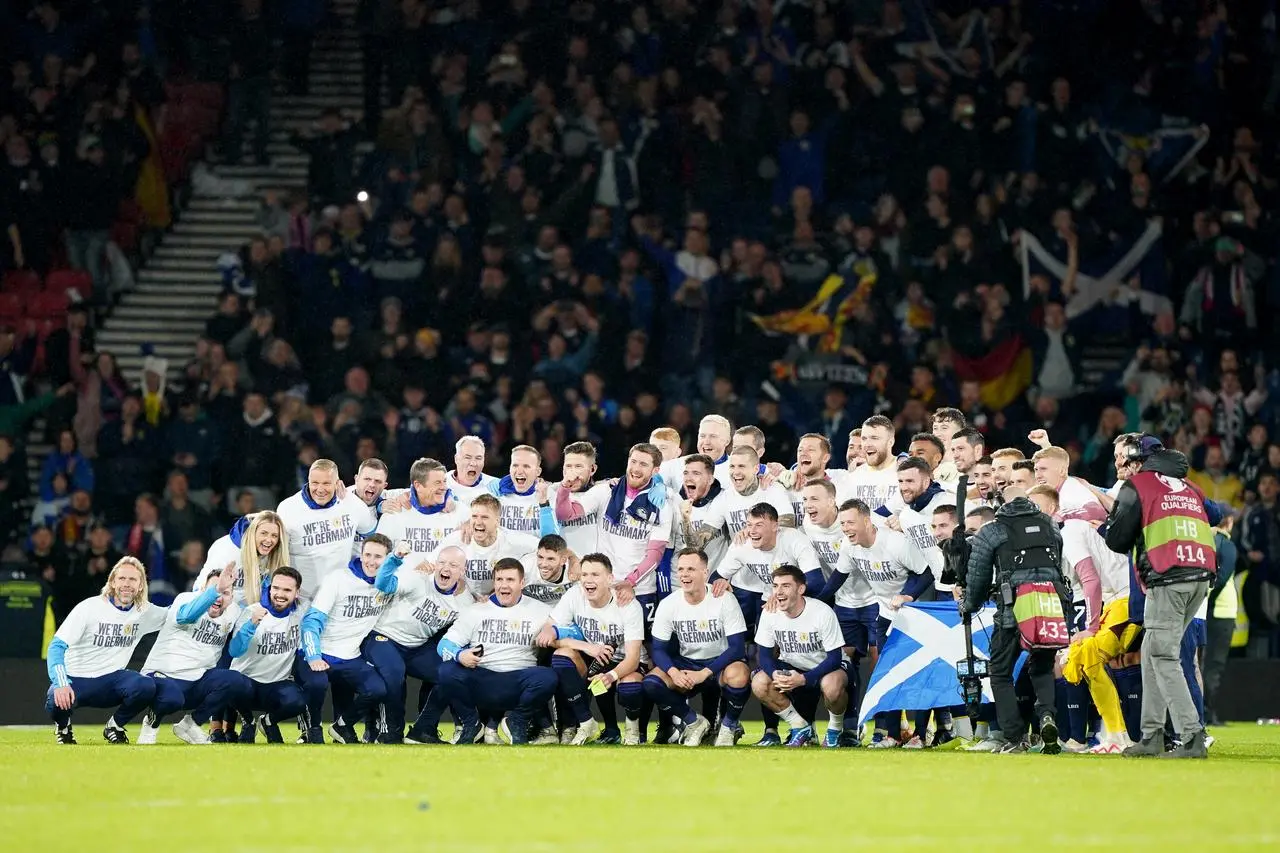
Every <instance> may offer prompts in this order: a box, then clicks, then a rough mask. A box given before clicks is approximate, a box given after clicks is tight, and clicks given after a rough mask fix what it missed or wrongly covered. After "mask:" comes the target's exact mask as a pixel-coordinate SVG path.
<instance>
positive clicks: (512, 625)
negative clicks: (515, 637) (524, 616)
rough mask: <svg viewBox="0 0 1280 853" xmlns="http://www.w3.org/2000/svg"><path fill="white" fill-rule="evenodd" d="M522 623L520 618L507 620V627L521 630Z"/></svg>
mask: <svg viewBox="0 0 1280 853" xmlns="http://www.w3.org/2000/svg"><path fill="white" fill-rule="evenodd" d="M520 625H521V622H520V620H519V619H511V620H508V622H507V627H508V628H509V629H511V630H512V631H519V630H520Z"/></svg>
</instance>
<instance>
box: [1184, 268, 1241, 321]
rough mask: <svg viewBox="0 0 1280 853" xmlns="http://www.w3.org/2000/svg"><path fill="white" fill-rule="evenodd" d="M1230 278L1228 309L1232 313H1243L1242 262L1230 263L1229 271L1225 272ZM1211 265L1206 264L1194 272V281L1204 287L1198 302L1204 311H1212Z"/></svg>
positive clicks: (1212, 276) (1212, 277)
mask: <svg viewBox="0 0 1280 853" xmlns="http://www.w3.org/2000/svg"><path fill="white" fill-rule="evenodd" d="M1227 274H1228V275H1229V276H1230V280H1231V292H1230V294H1229V295H1230V298H1231V301H1230V303H1229V304H1230V310H1231V313H1232V314H1244V307H1243V305H1244V291H1245V277H1244V264H1232V265H1231V269H1230V271H1229V272H1228V273H1227ZM1213 280H1214V275H1213V267H1212V266H1207V267H1204V268H1203V269H1202V270H1200V272H1199V273H1197V274H1196V283H1197V284H1199V285H1200V286H1201V287H1203V288H1204V297H1203V299H1202V301H1201V303H1200V308H1201V310H1202V311H1204V313H1206V314H1209V313H1212V312H1213V305H1214V297H1213Z"/></svg>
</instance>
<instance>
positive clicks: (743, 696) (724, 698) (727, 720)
mask: <svg viewBox="0 0 1280 853" xmlns="http://www.w3.org/2000/svg"><path fill="white" fill-rule="evenodd" d="M720 695H721V701H720V706H721V707H722V708H724V718H723V719H722V721H721V725H723V726H724V727H725V728H732V727H736V726H737V725H738V718H739V717H741V716H742V709H743V708H745V707H746V706H747V697H749V696H750V695H751V688H750V687H728V686H726V687H722V688H721V694H720Z"/></svg>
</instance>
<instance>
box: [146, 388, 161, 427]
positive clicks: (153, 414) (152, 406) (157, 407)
mask: <svg viewBox="0 0 1280 853" xmlns="http://www.w3.org/2000/svg"><path fill="white" fill-rule="evenodd" d="M163 408H164V395H163V394H161V393H159V392H157V393H154V394H153V393H151V392H150V391H144V392H143V394H142V414H143V417H145V418H146V421H147V423H149V424H151V426H159V424H160V413H161V410H162V409H163Z"/></svg>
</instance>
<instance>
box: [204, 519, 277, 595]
mask: <svg viewBox="0 0 1280 853" xmlns="http://www.w3.org/2000/svg"><path fill="white" fill-rule="evenodd" d="M232 561H235V563H236V566H237V568H238V569H239V570H240V571H239V572H238V573H237V575H236V589H235V599H236V602H237V603H238V604H242V605H246V606H247V605H250V604H253V603H255V602H257V601H258V599H259V598H261V597H262V590H263V588H264V587H265V586H266V581H267V578H269V577H271V573H272V572H274V571H275V570H276V569H278V568H280V567H281V566H287V565H289V536H288V534H287V533H286V532H285V527H284V522H282V521H281V520H280V516H278V515H276V514H275V513H274V512H269V511H264V512H257V513H254V514H253V515H246V516H245V517H244V518H241V519H239V520H238V521H236V523H235V524H234V525H232V527H231V530H230V531H229V532H228V533H227V535H226V536H223V537H222V538H221V539H219V540H218V541H216V542H214V543H213V544H212V545H210V546H209V556H208V558H206V560H205V563H204V568H203V569H201V570H200V574H199V576H198V577H197V578H196V581H195V583H194V584H193V587H194V588H195V589H203V588H204V581H205V579H206V578H207V577H208V576H209V573H210V572H212V571H215V570H221V569H222V568H223V567H224V566H226V564H227V563H229V562H232ZM245 590H253V593H252V594H251V595H246V594H245Z"/></svg>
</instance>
